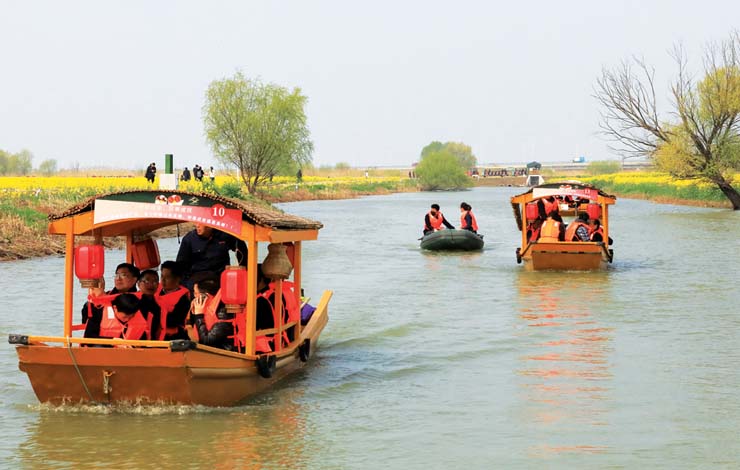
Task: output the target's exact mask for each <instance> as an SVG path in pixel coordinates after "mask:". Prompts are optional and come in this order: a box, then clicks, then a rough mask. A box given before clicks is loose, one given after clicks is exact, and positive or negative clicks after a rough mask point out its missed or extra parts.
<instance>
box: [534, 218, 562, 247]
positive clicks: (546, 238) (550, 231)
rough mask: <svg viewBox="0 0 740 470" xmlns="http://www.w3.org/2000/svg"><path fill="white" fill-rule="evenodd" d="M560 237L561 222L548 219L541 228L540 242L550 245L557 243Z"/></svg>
mask: <svg viewBox="0 0 740 470" xmlns="http://www.w3.org/2000/svg"><path fill="white" fill-rule="evenodd" d="M559 237H560V222H558V221H557V220H555V219H553V218H550V217H548V218H547V219H545V222H544V223H543V224H542V227H541V228H540V239H539V240H538V241H540V242H545V243H550V242H557V241H560V240H559Z"/></svg>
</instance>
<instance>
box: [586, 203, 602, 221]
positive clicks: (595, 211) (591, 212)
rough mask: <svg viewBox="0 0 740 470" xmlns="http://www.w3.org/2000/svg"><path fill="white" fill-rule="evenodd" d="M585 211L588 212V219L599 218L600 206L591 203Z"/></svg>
mask: <svg viewBox="0 0 740 470" xmlns="http://www.w3.org/2000/svg"><path fill="white" fill-rule="evenodd" d="M586 210H587V211H588V218H589V219H599V218H601V206H600V205H599V204H594V203H591V204H589V205H588V206H587V207H586Z"/></svg>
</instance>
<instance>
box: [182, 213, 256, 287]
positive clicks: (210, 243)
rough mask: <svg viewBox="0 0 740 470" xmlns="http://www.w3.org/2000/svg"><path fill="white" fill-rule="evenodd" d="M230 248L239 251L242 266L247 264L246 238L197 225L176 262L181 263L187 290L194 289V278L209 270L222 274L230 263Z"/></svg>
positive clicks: (239, 260) (238, 259)
mask: <svg viewBox="0 0 740 470" xmlns="http://www.w3.org/2000/svg"><path fill="white" fill-rule="evenodd" d="M229 250H231V251H235V252H236V259H237V262H238V263H239V265H241V266H246V265H247V245H246V243H244V241H243V240H239V239H237V238H236V237H234V236H232V235H229V234H227V233H225V232H222V231H220V230H216V229H214V228H212V227H209V226H207V225H203V224H195V229H193V230H192V231H190V232H188V233H187V234H186V235H185V236H184V237H183V238H182V243H181V244H180V249H179V250H178V252H177V259H176V261H177V262H178V263H180V265H181V266H182V269H183V272H184V276H183V282H184V284H185V286H186V287H187V288H188V289H191V290H192V288H193V284H194V283H193V281H192V277H193V275H194V274H196V273H201V272H206V273H213V274H214V275H215V276H217V277H218V276H220V275H221V273H222V272H223V270H224V269H226V266H227V265H229V263H230V259H229Z"/></svg>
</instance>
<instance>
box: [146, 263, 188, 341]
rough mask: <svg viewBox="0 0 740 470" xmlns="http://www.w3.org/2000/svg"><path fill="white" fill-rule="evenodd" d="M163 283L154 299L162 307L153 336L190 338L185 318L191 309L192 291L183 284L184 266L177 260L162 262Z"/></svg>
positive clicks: (170, 339) (164, 338) (170, 338)
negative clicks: (155, 332)
mask: <svg viewBox="0 0 740 470" xmlns="http://www.w3.org/2000/svg"><path fill="white" fill-rule="evenodd" d="M161 269H162V284H161V286H160V289H159V290H158V291H157V292H156V293H155V294H154V300H155V301H156V302H157V305H159V308H160V312H161V314H160V317H159V324H158V326H157V328H156V330H157V333H158V334H157V335H155V334H154V332H152V338H154V339H159V340H164V341H172V340H175V339H188V333H187V331H186V330H185V318H187V316H188V312H189V311H190V291H189V290H188V288H187V287H185V286H184V285H182V275H183V272H182V268H181V267H180V265H179V264H177V262H175V261H165V262H164V263H162V266H161Z"/></svg>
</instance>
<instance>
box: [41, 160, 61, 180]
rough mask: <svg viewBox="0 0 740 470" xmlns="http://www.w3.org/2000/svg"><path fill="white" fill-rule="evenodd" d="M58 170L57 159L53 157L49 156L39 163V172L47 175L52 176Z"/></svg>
mask: <svg viewBox="0 0 740 470" xmlns="http://www.w3.org/2000/svg"><path fill="white" fill-rule="evenodd" d="M56 172H57V161H56V160H54V159H53V158H48V159H46V160H44V161H43V162H41V163H39V173H41V174H42V175H45V176H51V175H53V174H54V173H56Z"/></svg>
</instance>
